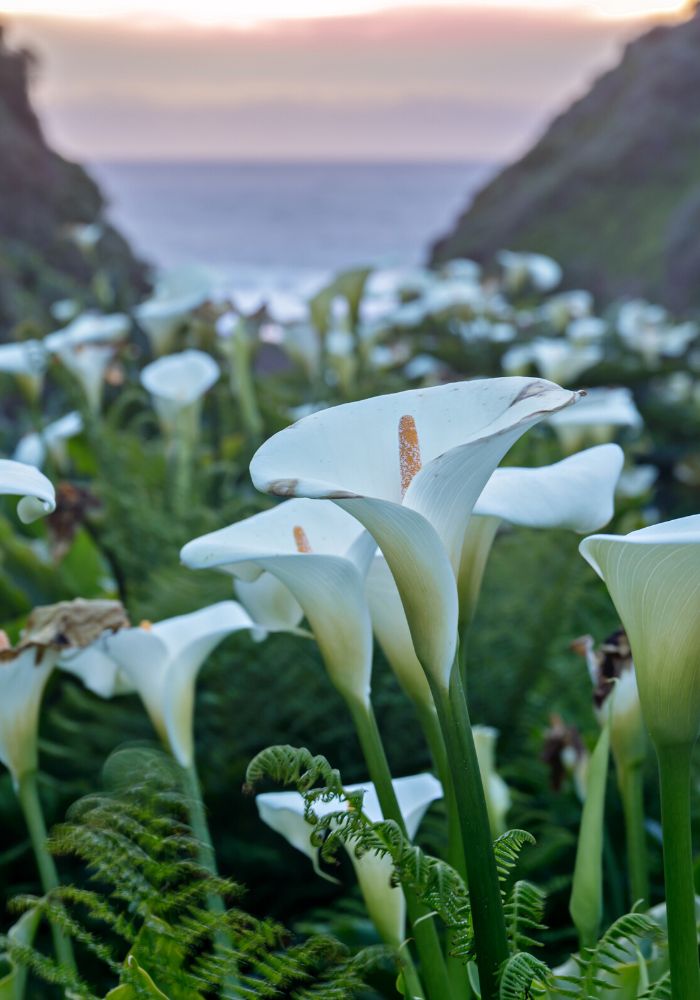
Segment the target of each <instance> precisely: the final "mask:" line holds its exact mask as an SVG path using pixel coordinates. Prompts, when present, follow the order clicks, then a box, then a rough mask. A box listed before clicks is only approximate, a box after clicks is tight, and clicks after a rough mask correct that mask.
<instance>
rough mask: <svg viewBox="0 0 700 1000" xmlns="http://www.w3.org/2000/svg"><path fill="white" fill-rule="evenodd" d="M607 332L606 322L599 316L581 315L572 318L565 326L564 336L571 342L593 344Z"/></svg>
mask: <svg viewBox="0 0 700 1000" xmlns="http://www.w3.org/2000/svg"><path fill="white" fill-rule="evenodd" d="M607 332H608V324H607V323H606V322H605V320H604V319H601V318H600V317H599V316H581V317H579V318H578V319H572V320H571V322H570V323H569V324H568V326H567V327H566V336H567V339H568V340H570V341H571V342H572V343H573V344H594V343H597V342H598V341H600V340H602V339H603V337H605V335H606V333H607Z"/></svg>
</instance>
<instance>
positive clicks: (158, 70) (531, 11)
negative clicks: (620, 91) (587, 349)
mask: <svg viewBox="0 0 700 1000" xmlns="http://www.w3.org/2000/svg"><path fill="white" fill-rule="evenodd" d="M685 6H686V5H685V4H683V3H679V2H678V0H588V2H579V3H574V2H568V0H446V2H442V3H426V2H423V3H419V2H413V0H409V2H406V0H403V2H402V0H145V2H144V0H142V2H138V0H0V18H2V19H3V20H5V21H7V22H9V24H10V30H9V39H10V42H11V43H14V44H18V45H19V44H23V45H29V46H30V47H31V48H33V49H34V50H35V51H36V52H37V53H38V54H39V55H40V57H41V72H40V75H39V79H38V81H37V83H36V85H35V95H36V100H37V104H38V106H39V108H40V111H41V113H42V117H43V120H44V123H45V126H46V129H47V132H48V133H49V135H50V137H51V139H52V140H53V141H54V142H55V143H56V144H57V145H58V146H59V147H60V148H61V149H62V150H64V151H65V152H67V153H68V154H70V155H73V156H78V157H81V158H91V159H110V158H119V159H144V158H146V159H153V158H178V159H206V158H209V159H211V158H216V159H223V158H236V159H242V158H245V159H253V158H260V159H285V158H287V159H318V158H325V159H347V158H349V157H351V158H353V159H384V160H386V159H421V160H431V159H433V160H435V159H437V160H440V159H443V160H444V159H485V160H493V159H498V160H501V159H504V158H507V157H511V156H513V155H514V154H516V153H517V152H519V151H520V150H522V149H523V148H524V147H525V146H526V145H527V144H528V143H529V142H530V141H531V140H532V139H533V138H534V137H535V136H536V135H537V134H538V132H539V131H540V130H541V129H542V128H543V127H544V125H545V124H546V122H547V121H548V120H549V119H550V118H551V117H552V115H553V114H555V113H556V112H557V111H558V110H560V109H562V108H563V107H565V106H566V104H567V103H568V102H569V101H570V100H571V99H572V98H573V97H575V96H576V95H578V94H580V93H582V92H583V91H584V90H585V88H586V86H587V84H588V83H589V82H590V81H591V80H592V79H593V78H594V77H595V76H596V75H597V74H599V73H600V72H602V71H603V70H605V69H606V68H608V67H609V66H611V65H613V64H614V63H615V61H616V59H617V58H618V57H619V53H620V51H621V48H622V46H623V44H624V42H625V41H626V40H628V39H629V38H631V37H634V36H635V35H636V34H639V33H640V32H641V31H642V30H646V29H647V28H648V27H649V26H650V24H653V23H655V22H656V21H659V20H664V19H667V18H668V17H669V16H674V15H676V16H677V15H678V13H679V11H680V10H681V8H684V7H685Z"/></svg>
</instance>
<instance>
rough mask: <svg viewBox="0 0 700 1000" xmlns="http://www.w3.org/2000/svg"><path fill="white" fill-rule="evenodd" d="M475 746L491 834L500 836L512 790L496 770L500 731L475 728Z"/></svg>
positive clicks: (473, 729) (491, 727)
mask: <svg viewBox="0 0 700 1000" xmlns="http://www.w3.org/2000/svg"><path fill="white" fill-rule="evenodd" d="M472 732H473V733H474V746H475V747H476V756H477V758H478V760H479V771H480V773H481V780H482V782H483V785H484V794H485V796H486V807H487V809H488V814H489V821H490V823H491V833H492V834H493V836H494V837H498V836H500V835H501V834H502V833H504V832H505V829H506V814H507V813H508V810H509V809H510V804H511V802H510V790H509V788H508V785H507V784H506V783H505V781H504V780H503V778H502V777H501V776H500V774H499V773H498V771H497V770H496V743H497V742H498V730H497V729H494V728H493V726H473V727H472Z"/></svg>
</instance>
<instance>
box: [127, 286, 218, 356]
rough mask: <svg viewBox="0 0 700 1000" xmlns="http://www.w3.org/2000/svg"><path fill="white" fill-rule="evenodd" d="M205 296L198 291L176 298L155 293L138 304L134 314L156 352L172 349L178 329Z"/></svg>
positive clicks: (152, 349) (163, 352) (160, 352)
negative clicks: (161, 296) (159, 295)
mask: <svg viewBox="0 0 700 1000" xmlns="http://www.w3.org/2000/svg"><path fill="white" fill-rule="evenodd" d="M205 298H206V296H204V295H202V294H201V293H196V292H195V293H192V294H190V295H180V296H178V297H176V298H166V297H163V298H160V297H158V295H155V296H154V297H153V298H150V299H146V301H145V302H141V303H139V305H137V306H136V308H135V309H134V316H135V317H136V320H137V322H138V324H139V326H140V327H141V328H142V330H144V331H145V333H146V336H147V337H148V340H149V343H150V345H151V351H152V352H153V353H154V354H165V353H166V352H167V351H169V350H170V348H171V347H172V345H173V340H174V338H175V334H176V333H177V331H178V330H179V329H180V327H181V326H182V325H183V324H184V323H185V322H186V320H187V318H188V316H190V314H191V313H192V311H193V310H194V309H197V308H198V307H199V306H201V305H202V303H203V302H204V301H205Z"/></svg>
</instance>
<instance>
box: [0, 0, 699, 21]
mask: <svg viewBox="0 0 700 1000" xmlns="http://www.w3.org/2000/svg"><path fill="white" fill-rule="evenodd" d="M688 6H689V5H688V0H578V2H577V0H439V2H431V0H197V2H196V3H194V4H193V3H192V0H0V14H15V15H36V16H52V17H62V18H78V19H92V20H94V19H99V18H114V17H118V18H138V19H139V20H141V19H143V20H146V21H152V20H153V19H175V20H180V21H186V22H189V23H195V24H203V25H211V24H221V25H231V26H253V25H255V24H261V23H265V22H267V21H279V20H292V19H293V20H299V19H304V18H319V17H342V16H351V15H353V14H367V13H372V12H375V11H381V10H390V9H396V8H402V7H404V8H405V7H422V8H424V9H426V8H427V9H429V8H431V7H432V8H443V9H444V8H448V7H452V8H463V9H465V8H466V9H468V8H482V9H483V8H490V9H493V8H494V7H502V8H510V9H511V10H513V9H517V10H532V11H552V12H559V13H565V14H566V13H568V14H578V15H584V16H586V15H587V16H590V17H594V18H613V19H615V18H640V17H646V16H659V15H661V16H663V15H674V14H680V13H682V12H683V11H684V10H685V9H687V8H688Z"/></svg>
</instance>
